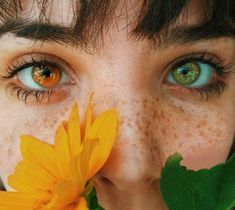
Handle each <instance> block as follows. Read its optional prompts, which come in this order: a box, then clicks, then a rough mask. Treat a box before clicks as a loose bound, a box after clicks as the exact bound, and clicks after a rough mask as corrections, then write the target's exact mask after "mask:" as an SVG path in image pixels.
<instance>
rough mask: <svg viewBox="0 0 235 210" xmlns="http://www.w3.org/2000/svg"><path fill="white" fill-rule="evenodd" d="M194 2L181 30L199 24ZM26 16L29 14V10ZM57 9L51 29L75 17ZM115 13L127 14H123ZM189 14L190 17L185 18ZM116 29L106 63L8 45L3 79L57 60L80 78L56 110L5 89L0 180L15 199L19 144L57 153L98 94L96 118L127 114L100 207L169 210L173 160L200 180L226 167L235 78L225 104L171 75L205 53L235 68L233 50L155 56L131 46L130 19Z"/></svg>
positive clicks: (196, 48) (230, 44)
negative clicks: (35, 141)
mask: <svg viewBox="0 0 235 210" xmlns="http://www.w3.org/2000/svg"><path fill="white" fill-rule="evenodd" d="M132 2H133V3H135V2H137V0H136V1H132ZM196 2H199V1H193V2H192V3H191V4H190V5H189V7H187V9H185V11H184V13H182V15H181V16H180V17H179V19H178V20H177V24H178V25H179V26H180V25H190V24H191V25H192V24H196V23H198V22H200V21H201V17H202V16H201V15H202V14H200V12H199V11H202V9H201V8H200V6H201V5H200V4H197V3H196ZM66 3H68V2H67V1H66V0H62V1H61V0H60V1H58V2H57V3H56V5H57V7H60V6H61V8H67V7H65V6H64V5H66ZM24 7H25V9H26V10H27V9H28V8H29V7H30V6H29V4H28V1H25V4H24ZM127 7H128V5H127ZM53 8H54V10H52V11H53V13H52V17H51V18H52V20H53V21H54V22H56V23H62V22H63V24H64V25H66V24H68V23H69V21H70V20H71V17H70V16H69V15H68V14H70V13H69V10H66V9H64V10H58V8H56V7H53ZM68 8H69V9H71V8H70V7H68ZM61 13H63V15H61ZM117 13H120V14H121V13H122V12H121V9H120V8H117ZM185 14H190V17H187V18H185V16H187V15H185ZM122 15H124V14H122ZM131 15H133V14H132V13H131V10H130V14H129V16H130V17H131ZM122 17H123V16H122ZM117 24H118V27H112V28H110V29H109V33H108V34H106V35H105V36H104V45H103V46H102V47H101V49H100V51H99V53H95V54H93V55H90V54H87V53H86V52H83V51H81V50H78V49H75V48H73V47H71V46H64V45H60V44H55V43H44V44H43V45H40V43H39V45H37V44H36V45H35V43H34V42H33V41H31V40H28V39H25V38H16V37H14V36H13V35H11V34H6V35H4V36H3V37H1V38H0V49H1V50H0V58H1V59H0V74H1V75H4V74H6V69H7V67H8V65H10V64H12V63H14V62H16V60H17V59H18V58H20V57H24V56H26V57H27V56H28V55H30V54H32V53H34V54H35V56H39V57H40V55H44V56H45V55H47V56H50V57H53V58H54V57H57V58H58V61H59V62H61V63H62V64H61V65H63V64H64V63H66V64H65V65H64V68H65V70H67V73H68V75H69V76H68V77H69V78H72V79H71V80H72V82H71V83H72V84H67V85H64V87H63V88H61V89H60V90H59V91H57V95H56V96H55V95H54V96H53V95H52V96H51V100H50V101H49V103H46V102H45V101H44V103H42V104H37V103H36V101H35V99H33V96H32V97H30V98H29V99H28V100H29V101H28V103H27V105H25V103H24V102H22V101H20V100H18V99H17V96H15V95H11V94H9V93H8V92H7V91H6V86H7V84H8V83H9V82H10V81H9V80H5V81H4V82H1V83H0V99H1V100H0V109H1V110H2V111H1V118H0V128H1V135H0V177H1V178H2V180H3V182H4V184H5V186H6V187H7V189H9V190H10V188H9V187H8V185H7V177H8V176H9V175H10V174H12V173H13V171H14V168H15V165H16V164H17V162H19V160H20V159H21V154H20V149H19V137H20V135H21V134H29V135H33V136H35V137H37V138H39V139H42V140H44V141H47V142H50V143H53V139H54V132H55V130H56V128H57V127H58V124H59V122H61V121H62V120H64V119H67V117H68V114H69V112H70V109H71V106H72V104H73V102H74V101H75V100H76V101H78V102H79V106H80V113H81V116H82V119H84V112H85V110H86V104H87V100H88V97H89V94H90V93H91V92H92V91H94V93H95V94H94V97H93V100H92V103H93V109H94V113H95V115H98V114H99V113H100V112H102V111H105V110H107V109H109V108H112V107H114V108H116V109H117V111H118V113H119V128H118V135H117V138H116V141H115V145H114V147H113V150H112V152H111V155H110V158H109V159H108V161H107V163H106V164H105V166H104V167H103V168H102V169H101V171H100V172H99V173H98V174H97V176H96V177H95V186H96V189H97V193H98V198H99V202H100V204H101V205H102V206H103V207H104V208H105V209H106V210H119V209H122V210H143V209H146V210H156V209H157V210H165V209H166V207H165V204H164V202H163V200H162V198H161V196H160V191H159V178H160V173H161V169H162V167H163V165H164V163H165V161H166V159H167V157H168V156H169V155H171V154H173V153H175V152H179V153H180V154H181V155H182V156H183V157H184V160H183V164H184V165H186V166H187V167H189V168H191V169H195V170H196V169H200V168H208V167H211V166H213V165H215V164H218V163H221V162H223V161H224V160H225V159H226V158H227V156H228V153H229V150H230V148H231V145H232V142H233V137H234V128H235V97H234V95H235V85H234V84H235V75H234V74H230V76H229V78H228V79H226V83H227V84H228V85H227V87H226V88H225V90H224V91H223V93H222V94H221V95H220V96H219V97H218V96H211V97H210V98H209V99H208V100H201V98H200V96H199V95H194V94H192V93H191V92H190V91H188V90H187V88H184V89H182V88H181V89H180V88H177V87H176V86H174V87H173V86H172V85H170V84H169V83H167V82H166V74H167V72H168V71H169V70H170V65H171V63H172V62H174V61H175V60H177V59H178V58H180V57H182V56H184V55H187V54H191V53H192V52H201V53H203V52H204V51H205V50H206V51H207V52H209V53H210V54H213V55H215V56H216V57H218V58H219V59H220V60H223V63H224V64H226V63H232V62H233V61H234V58H235V51H234V40H232V39H230V38H220V39H212V40H204V41H200V42H195V43H193V44H192V43H190V44H183V45H180V46H169V47H166V48H161V49H157V50H152V49H149V48H148V43H147V41H146V40H141V41H138V42H134V41H133V40H132V39H131V38H129V37H127V30H131V27H132V26H131V25H130V26H129V27H125V26H126V19H123V18H121V17H120V19H117ZM13 80H14V79H13ZM13 80H12V79H11V81H13ZM16 82H17V84H18V82H19V81H16Z"/></svg>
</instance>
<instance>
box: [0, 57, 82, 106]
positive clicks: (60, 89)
mask: <svg viewBox="0 0 235 210" xmlns="http://www.w3.org/2000/svg"><path fill="white" fill-rule="evenodd" d="M76 76H77V75H76ZM76 76H75V74H74V70H73V69H72V68H71V67H70V65H69V64H68V63H67V62H66V61H64V60H62V59H60V58H58V57H55V56H52V55H48V54H39V53H35V54H30V55H25V56H22V57H20V58H19V59H17V60H16V61H14V62H13V64H12V65H11V66H9V67H8V69H7V75H1V78H2V79H4V80H6V81H7V82H8V83H7V84H6V89H7V90H8V91H9V92H10V93H11V95H13V94H14V95H15V96H17V98H18V99H21V100H23V101H24V102H25V103H26V102H27V103H30V104H32V105H34V104H35V102H36V103H37V104H39V103H41V104H44V103H49V100H50V102H51V103H55V102H59V101H62V100H64V99H65V98H67V97H69V96H70V94H71V88H72V86H73V87H74V88H77V87H78V86H77V84H78V80H77V77H76Z"/></svg>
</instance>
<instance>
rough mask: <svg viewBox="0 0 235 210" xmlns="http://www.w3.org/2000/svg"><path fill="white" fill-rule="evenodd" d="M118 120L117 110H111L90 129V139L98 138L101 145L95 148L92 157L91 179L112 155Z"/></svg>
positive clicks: (90, 164)
mask: <svg viewBox="0 0 235 210" xmlns="http://www.w3.org/2000/svg"><path fill="white" fill-rule="evenodd" d="M117 119H118V116H117V112H116V111H115V110H109V111H107V112H104V113H102V114H101V115H100V116H99V117H98V118H97V119H96V120H95V122H94V123H93V125H92V127H91V129H90V132H89V134H88V137H89V138H98V139H99V144H98V146H97V147H95V149H94V152H93V153H92V156H91V160H90V163H89V175H88V177H89V178H91V177H92V176H94V174H95V173H97V171H98V170H99V169H100V168H101V167H102V166H103V165H104V163H105V162H106V161H107V159H108V157H109V155H110V152H111V150H112V146H113V144H114V140H115V137H116V132H117V122H118V120H117Z"/></svg>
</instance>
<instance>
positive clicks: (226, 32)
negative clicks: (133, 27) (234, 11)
mask: <svg viewBox="0 0 235 210" xmlns="http://www.w3.org/2000/svg"><path fill="white" fill-rule="evenodd" d="M7 33H12V34H13V35H14V36H16V37H21V38H26V39H29V40H33V41H36V42H37V41H41V42H49V43H59V44H63V45H71V46H73V47H74V46H76V47H81V48H82V49H84V46H85V48H86V46H87V44H88V42H89V40H88V41H87V40H85V39H84V37H83V36H82V33H79V32H77V33H74V31H73V29H72V28H71V27H65V26H61V25H57V24H51V23H40V22H30V21H28V22H27V21H21V20H13V21H7V22H5V23H4V24H2V25H1V26H0V38H1V36H3V35H5V34H7ZM132 35H133V36H134V37H136V38H137V39H139V38H141V39H147V40H149V41H150V42H151V43H155V45H156V46H154V48H167V47H169V46H171V45H184V44H190V43H195V42H200V41H205V40H210V39H216V38H221V37H230V38H234V37H235V30H234V29H233V28H228V27H226V28H223V27H220V28H219V27H218V28H215V27H211V26H210V25H206V24H205V25H202V26H188V27H174V28H172V29H169V30H166V31H164V30H163V31H161V32H159V33H158V34H156V36H154V37H151V38H149V37H148V33H147V32H138V33H135V32H133V34H132ZM88 39H89V37H88ZM89 44H91V45H93V43H89Z"/></svg>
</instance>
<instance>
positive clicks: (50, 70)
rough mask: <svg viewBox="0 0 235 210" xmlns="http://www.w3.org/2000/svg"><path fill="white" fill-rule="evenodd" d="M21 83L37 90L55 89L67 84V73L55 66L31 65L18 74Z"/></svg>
mask: <svg viewBox="0 0 235 210" xmlns="http://www.w3.org/2000/svg"><path fill="white" fill-rule="evenodd" d="M18 78H19V80H20V82H21V83H22V84H23V85H25V86H26V87H28V88H31V89H37V90H47V89H53V88H55V87H57V86H58V85H60V84H63V83H65V82H66V81H67V80H68V78H67V75H66V74H65V72H64V71H63V70H62V69H60V68H59V67H57V66H53V65H49V64H47V65H31V66H29V67H26V68H23V69H22V70H21V71H19V72H18Z"/></svg>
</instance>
